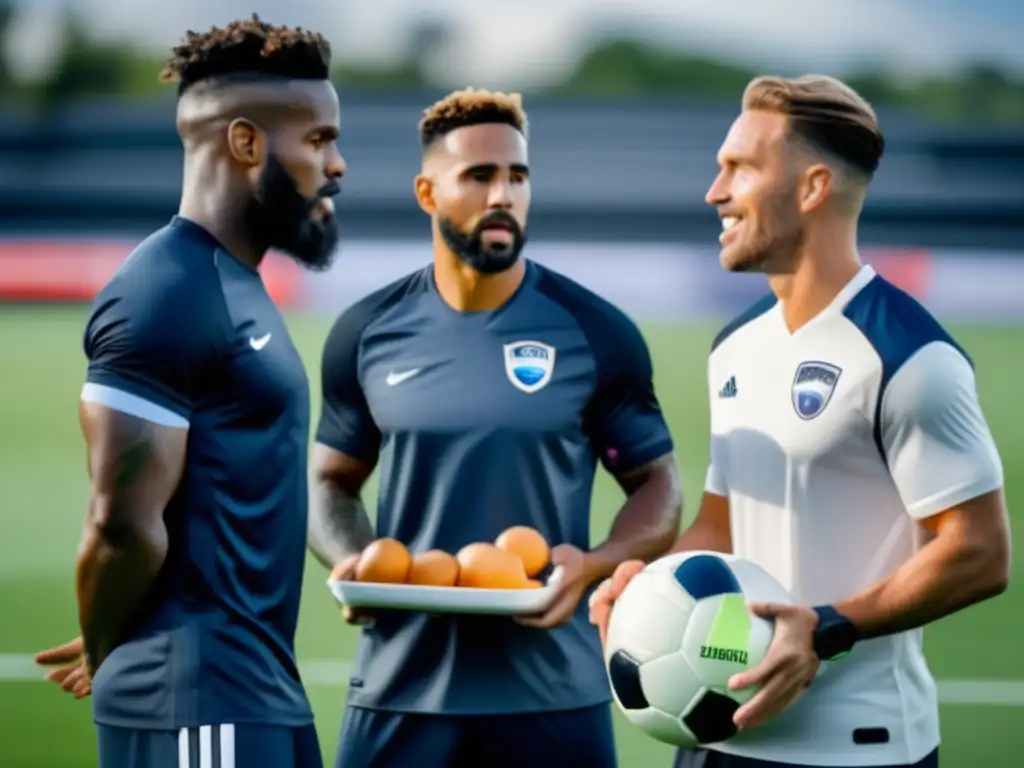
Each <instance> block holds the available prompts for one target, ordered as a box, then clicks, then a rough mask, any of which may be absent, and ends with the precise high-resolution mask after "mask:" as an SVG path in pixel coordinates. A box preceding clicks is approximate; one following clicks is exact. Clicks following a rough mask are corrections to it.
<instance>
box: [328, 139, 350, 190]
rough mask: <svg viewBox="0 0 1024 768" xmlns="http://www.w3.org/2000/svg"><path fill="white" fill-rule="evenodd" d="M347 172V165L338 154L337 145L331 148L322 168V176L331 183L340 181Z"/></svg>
mask: <svg viewBox="0 0 1024 768" xmlns="http://www.w3.org/2000/svg"><path fill="white" fill-rule="evenodd" d="M347 171H348V164H347V163H346V162H345V158H343V157H342V156H341V153H340V152H338V147H337V145H335V146H332V147H331V151H330V152H328V153H327V165H326V167H325V168H324V175H325V176H326V177H327V178H328V179H330V180H331V181H335V180H337V179H340V178H341V177H342V176H344V175H345V173H346V172H347Z"/></svg>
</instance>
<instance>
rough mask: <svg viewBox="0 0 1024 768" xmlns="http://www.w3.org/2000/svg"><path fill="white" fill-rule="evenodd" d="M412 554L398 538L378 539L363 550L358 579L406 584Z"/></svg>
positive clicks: (357, 573)
mask: <svg viewBox="0 0 1024 768" xmlns="http://www.w3.org/2000/svg"><path fill="white" fill-rule="evenodd" d="M411 565H412V555H410V554H409V550H408V549H406V548H405V545H404V544H403V543H402V542H400V541H398V540H397V539H377V540H376V541H374V542H372V543H371V544H370V546H368V547H367V548H366V549H364V550H363V554H362V555H361V556H360V558H359V564H358V565H357V566H356V581H370V582H374V583H376V584H404V583H405V579H406V577H407V576H408V574H409V568H410V566H411Z"/></svg>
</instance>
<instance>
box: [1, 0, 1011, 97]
mask: <svg viewBox="0 0 1024 768" xmlns="http://www.w3.org/2000/svg"><path fill="white" fill-rule="evenodd" d="M14 5H15V7H16V9H18V10H19V13H20V15H19V19H20V21H19V23H18V25H17V26H16V27H15V29H14V31H12V33H11V34H10V36H9V39H8V40H7V41H6V43H7V46H6V47H7V49H8V51H9V53H8V56H9V57H10V58H11V59H12V60H13V61H12V63H13V64H14V66H15V67H16V68H17V70H18V71H23V72H26V73H28V72H31V71H33V70H35V69H37V68H41V67H44V66H45V63H46V61H47V60H48V58H49V54H50V53H52V51H53V50H54V49H55V47H56V46H58V45H59V39H57V38H56V37H55V36H54V30H55V24H54V20H55V18H56V17H55V10H56V9H59V8H61V7H76V8H78V9H80V10H81V11H83V12H84V13H85V14H86V20H87V21H88V23H89V26H90V27H91V28H92V29H93V31H94V32H95V33H96V34H98V35H100V36H102V37H105V38H122V39H132V40H135V41H136V42H138V43H140V44H143V45H146V46H151V47H153V48H155V49H157V50H159V49H165V50H166V49H168V48H169V47H170V46H171V45H173V44H174V43H175V42H177V40H178V39H180V37H181V35H182V33H183V31H184V30H185V29H189V28H191V29H197V30H199V29H204V28H207V27H209V26H211V25H214V24H218V25H219V24H223V23H224V22H226V21H229V20H231V19H233V18H237V17H240V16H246V15H248V14H249V13H251V12H253V11H256V12H258V13H259V14H260V16H261V17H262V18H264V19H265V20H267V21H269V22H273V23H286V24H289V25H301V26H306V27H310V28H314V29H317V30H319V31H321V32H323V33H324V34H325V35H326V36H327V37H328V38H329V39H330V40H331V42H332V46H333V48H334V51H335V56H336V58H337V59H339V60H346V59H351V60H361V61H378V62H384V61H388V60H393V59H396V58H398V57H400V56H401V55H402V54H403V52H404V50H405V47H406V44H407V40H408V36H409V33H410V31H411V29H412V28H413V26H414V24H415V23H416V22H417V21H424V20H432V19H436V20H441V21H444V22H446V23H449V24H451V25H452V28H453V30H454V36H453V38H452V44H451V45H450V46H449V47H448V48H447V49H446V51H445V52H444V54H443V55H441V56H439V57H438V58H437V60H436V61H433V62H431V73H432V74H433V75H434V76H435V78H436V79H437V80H438V81H440V82H442V83H450V84H460V85H461V84H469V85H476V86H478V87H490V88H501V87H530V86H537V85H543V84H545V83H547V82H551V81H555V80H558V79H560V78H561V77H563V76H564V75H565V74H567V73H568V72H570V71H571V69H572V67H573V66H574V64H575V63H576V62H577V61H578V60H579V57H580V56H581V55H583V54H584V53H585V52H586V50H587V47H588V46H589V45H591V44H592V42H593V40H594V39H596V38H599V37H600V36H602V35H604V34H607V33H609V31H617V32H624V31H629V32H631V33H634V34H635V35H636V36H638V37H644V38H648V39H650V40H652V41H656V42H660V43H663V44H666V45H669V46H673V47H681V48H685V49H688V50H689V51H691V52H693V53H699V54H705V55H713V56H717V57H720V58H723V59H731V60H734V61H737V62H741V63H744V64H747V65H751V66H753V67H756V68H758V69H760V70H762V71H767V70H770V69H771V68H773V67H776V68H779V69H780V70H786V72H785V73H787V74H788V73H790V72H793V71H796V70H803V71H816V72H824V73H829V74H842V73H843V72H847V71H850V69H853V68H857V67H858V65H863V63H864V62H869V63H884V64H886V65H888V66H890V67H892V68H895V69H898V70H902V71H904V72H907V73H909V74H917V73H921V72H944V71H950V70H953V69H956V68H958V67H960V66H962V65H963V64H964V63H966V62H970V61H973V60H978V59H982V58H984V59H987V60H989V61H996V62H997V63H1001V64H1003V65H1005V66H1008V67H1010V68H1012V69H1014V70H1016V71H1017V72H1021V73H1024V46H1021V45H1020V42H1019V38H1020V30H1022V29H1024V2H1020V0H773V2H765V1H764V0H516V2H515V3H502V4H495V3H489V2H485V1H484V0H347V1H346V0H212V1H211V0H172V1H171V2H167V0H160V1H158V0H134V1H132V0H128V1H127V2H126V0H14ZM470 81H475V82H470Z"/></svg>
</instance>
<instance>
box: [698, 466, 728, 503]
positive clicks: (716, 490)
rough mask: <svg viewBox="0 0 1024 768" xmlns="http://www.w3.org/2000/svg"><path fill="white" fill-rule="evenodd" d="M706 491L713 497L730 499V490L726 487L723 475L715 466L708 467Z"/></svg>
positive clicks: (705, 483)
mask: <svg viewBox="0 0 1024 768" xmlns="http://www.w3.org/2000/svg"><path fill="white" fill-rule="evenodd" d="M704 490H705V491H706V492H707V493H710V494H712V495H713V496H722V497H724V498H728V497H729V489H728V488H726V487H725V479H724V478H723V477H722V473H721V472H719V471H718V470H717V469H715V466H714V464H711V465H709V466H708V471H707V475H706V476H705V478H704Z"/></svg>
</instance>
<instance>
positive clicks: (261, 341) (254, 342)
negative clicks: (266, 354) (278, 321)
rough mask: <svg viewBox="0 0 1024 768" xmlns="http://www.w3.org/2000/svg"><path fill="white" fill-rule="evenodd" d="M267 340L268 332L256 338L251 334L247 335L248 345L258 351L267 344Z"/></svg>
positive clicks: (268, 338) (268, 337)
mask: <svg viewBox="0 0 1024 768" xmlns="http://www.w3.org/2000/svg"><path fill="white" fill-rule="evenodd" d="M269 341H270V334H269V333H268V334H267V335H266V336H260V337H259V338H258V339H254V338H253V337H252V336H250V337H249V346H250V347H252V348H253V349H255V350H256V351H257V352H259V351H260V350H261V349H263V348H264V347H265V346H267V342H269Z"/></svg>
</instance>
